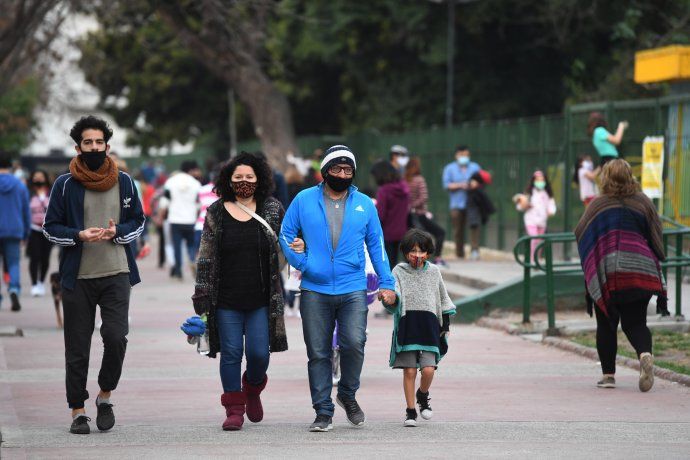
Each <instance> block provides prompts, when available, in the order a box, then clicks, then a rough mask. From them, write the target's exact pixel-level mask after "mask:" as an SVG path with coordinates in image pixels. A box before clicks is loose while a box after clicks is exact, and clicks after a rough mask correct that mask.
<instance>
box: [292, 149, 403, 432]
mask: <svg viewBox="0 0 690 460" xmlns="http://www.w3.org/2000/svg"><path fill="white" fill-rule="evenodd" d="M356 167H357V164H356V161H355V156H354V154H353V153H352V151H351V150H350V149H349V148H348V147H346V146H344V145H336V146H333V147H331V148H329V149H328V150H327V151H326V154H325V157H324V159H323V161H322V162H321V174H322V175H323V178H324V181H323V183H321V184H319V185H317V186H315V187H311V188H308V189H306V190H303V191H302V192H300V193H299V194H298V195H297V196H296V197H295V199H294V200H293V201H292V204H290V207H289V208H288V210H287V213H286V214H285V218H284V220H283V225H282V229H281V232H280V244H281V246H282V248H283V252H284V253H285V255H286V257H287V259H288V261H289V263H290V265H292V266H293V267H295V268H296V269H298V270H300V271H301V272H302V284H301V290H302V296H301V300H300V311H301V313H302V328H303V331H304V342H305V344H306V345H307V356H308V358H309V365H308V368H309V389H310V391H311V399H312V404H313V407H314V410H315V411H316V419H315V420H314V423H312V424H311V426H310V427H309V430H310V431H329V430H330V429H331V428H332V427H333V424H332V421H333V412H334V409H335V406H334V404H333V401H332V400H331V389H332V388H333V383H332V379H331V370H332V356H333V355H332V338H333V329H334V327H335V321H336V320H337V321H338V343H339V346H340V367H341V379H340V382H339V383H338V395H337V397H336V401H337V403H338V405H340V406H341V407H342V408H343V409H344V410H345V413H346V415H347V419H348V421H349V422H350V423H351V424H352V425H355V426H361V425H362V424H364V421H365V416H364V412H363V411H362V409H361V408H360V407H359V404H357V400H356V399H355V393H356V392H357V390H358V389H359V378H360V374H361V372H362V364H363V363H364V343H365V341H366V328H367V312H368V306H367V301H366V287H367V279H366V274H365V271H364V270H365V261H366V256H365V253H364V247H365V244H366V247H367V249H368V251H369V255H370V257H371V261H372V264H373V265H374V269H375V270H376V273H377V274H378V276H379V278H380V287H381V296H382V297H383V298H384V300H385V301H386V302H394V301H395V292H394V291H393V289H394V288H395V281H394V280H393V277H392V275H391V271H390V267H389V265H388V258H387V257H386V250H385V246H384V242H383V232H382V231H381V223H380V222H379V218H378V214H377V212H376V208H375V207H374V203H373V202H372V201H371V199H370V198H369V197H368V196H366V195H364V194H363V193H360V192H358V191H357V187H355V186H353V185H352V180H353V178H354V176H355V169H356ZM298 237H300V238H302V239H303V240H304V242H305V244H306V249H305V251H304V252H303V253H296V252H295V251H293V250H292V247H293V244H294V243H295V239H296V238H298Z"/></svg>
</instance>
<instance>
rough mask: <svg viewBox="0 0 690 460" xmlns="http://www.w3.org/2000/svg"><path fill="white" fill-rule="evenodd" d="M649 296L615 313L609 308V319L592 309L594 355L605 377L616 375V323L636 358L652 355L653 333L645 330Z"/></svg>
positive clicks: (625, 304)
mask: <svg viewBox="0 0 690 460" xmlns="http://www.w3.org/2000/svg"><path fill="white" fill-rule="evenodd" d="M651 298H652V296H651V295H649V296H644V297H643V298H641V299H640V298H638V299H635V300H632V301H630V302H626V303H624V304H622V305H620V306H619V307H618V308H617V310H614V311H612V310H613V309H609V317H607V316H606V315H604V313H603V312H602V311H601V310H599V308H597V307H595V308H594V311H595V312H596V315H597V352H598V353H599V360H600V361H601V370H602V371H603V373H604V374H615V373H616V352H617V351H618V340H617V339H618V321H619V320H620V322H621V327H622V329H623V332H624V333H625V335H626V336H627V337H628V340H629V341H630V344H631V345H632V346H633V348H635V351H636V352H637V356H638V357H639V356H640V354H642V353H651V352H652V333H651V332H649V328H648V327H647V305H648V304H649V299H651Z"/></svg>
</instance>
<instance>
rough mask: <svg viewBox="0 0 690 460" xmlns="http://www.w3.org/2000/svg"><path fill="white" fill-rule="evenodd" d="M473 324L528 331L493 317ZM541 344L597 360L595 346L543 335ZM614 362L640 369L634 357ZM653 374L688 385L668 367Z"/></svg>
mask: <svg viewBox="0 0 690 460" xmlns="http://www.w3.org/2000/svg"><path fill="white" fill-rule="evenodd" d="M475 324H476V325H477V326H481V327H485V328H488V329H494V330H497V331H503V332H506V333H508V334H511V335H520V334H524V333H529V331H527V330H525V329H523V328H520V327H519V326H515V325H514V324H510V323H506V322H505V321H502V320H499V319H495V318H479V319H478V320H477V321H476V322H475ZM541 343H542V344H544V345H548V346H552V347H556V348H560V349H561V350H565V351H569V352H571V353H575V354H578V355H581V356H584V357H586V358H589V359H591V360H594V361H599V355H598V353H597V350H596V349H595V348H590V347H586V346H584V345H580V344H578V343H574V342H571V341H570V340H568V339H563V338H560V337H544V338H543V339H542V341H541ZM616 364H619V365H621V366H626V367H630V368H632V369H635V370H637V371H639V370H640V362H639V361H638V360H636V359H631V358H626V357H625V356H621V355H617V356H616ZM654 375H655V376H657V377H659V378H661V379H664V380H670V381H671V382H675V383H680V384H681V385H685V386H686V387H690V376H688V375H684V374H679V373H678V372H674V371H672V370H669V369H664V368H662V367H659V366H654Z"/></svg>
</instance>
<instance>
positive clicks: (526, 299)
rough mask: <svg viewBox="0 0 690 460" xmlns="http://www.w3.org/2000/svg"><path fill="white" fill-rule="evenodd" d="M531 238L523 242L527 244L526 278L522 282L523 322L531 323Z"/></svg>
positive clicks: (524, 271)
mask: <svg viewBox="0 0 690 460" xmlns="http://www.w3.org/2000/svg"><path fill="white" fill-rule="evenodd" d="M528 243H531V240H525V241H524V242H523V244H524V245H525V268H524V270H523V273H524V275H523V276H524V280H523V282H522V322H523V323H529V322H530V319H529V314H530V297H531V295H532V293H531V292H530V284H531V282H532V275H531V274H530V264H531V262H532V252H531V244H528Z"/></svg>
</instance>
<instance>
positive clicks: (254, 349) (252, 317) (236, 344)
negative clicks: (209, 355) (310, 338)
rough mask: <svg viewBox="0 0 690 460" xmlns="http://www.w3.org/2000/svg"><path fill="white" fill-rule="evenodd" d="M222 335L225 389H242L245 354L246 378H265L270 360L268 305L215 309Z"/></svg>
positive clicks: (262, 379) (253, 382)
mask: <svg viewBox="0 0 690 460" xmlns="http://www.w3.org/2000/svg"><path fill="white" fill-rule="evenodd" d="M216 323H217V325H218V335H219V336H220V380H221V382H222V384H223V391H225V392H228V391H240V390H241V389H242V355H243V354H244V355H245V356H246V357H247V381H248V382H249V383H251V384H255V385H258V384H260V383H261V382H263V381H264V377H265V376H266V370H267V369H268V361H269V352H268V347H269V340H268V308H267V307H262V308H259V309H257V310H247V311H243V310H229V309H222V308H219V309H217V310H216Z"/></svg>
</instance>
